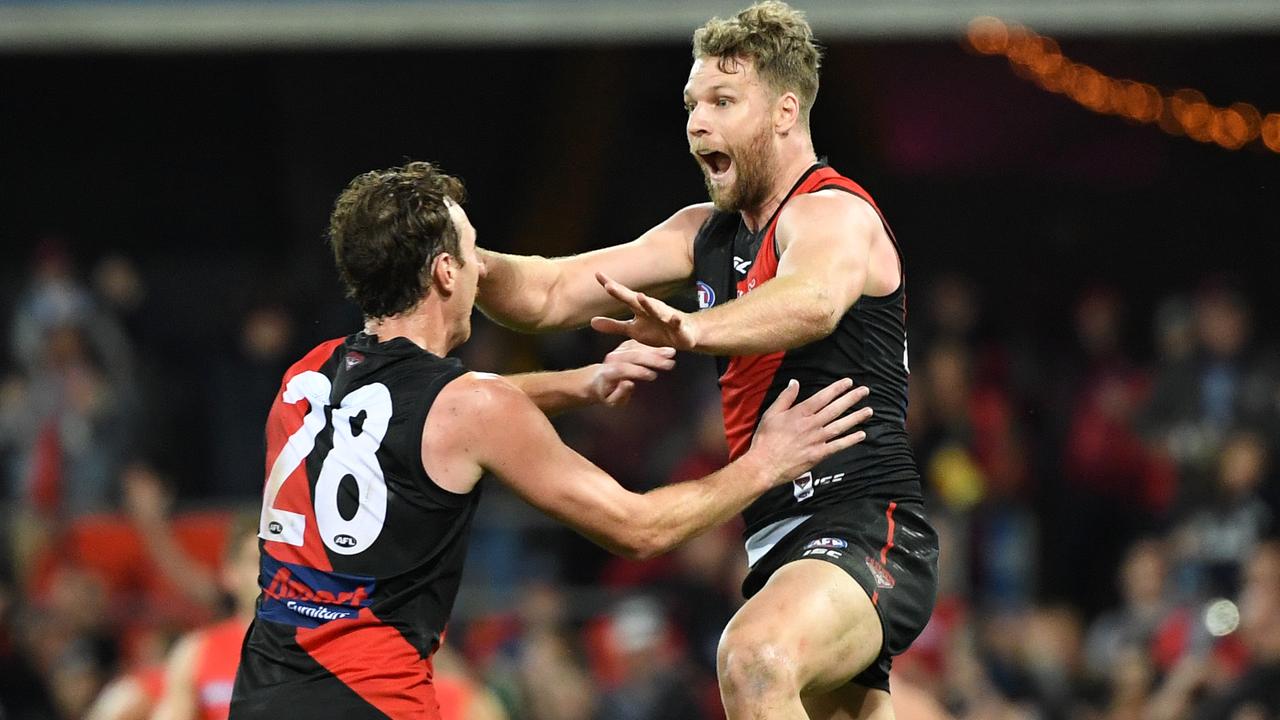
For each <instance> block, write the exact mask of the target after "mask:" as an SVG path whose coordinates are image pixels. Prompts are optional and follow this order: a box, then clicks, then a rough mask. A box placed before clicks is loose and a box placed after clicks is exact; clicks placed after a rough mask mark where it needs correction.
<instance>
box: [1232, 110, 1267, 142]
mask: <svg viewBox="0 0 1280 720" xmlns="http://www.w3.org/2000/svg"><path fill="white" fill-rule="evenodd" d="M1228 109H1229V110H1233V111H1235V112H1237V113H1239V114H1240V119H1241V120H1242V121H1243V122H1244V142H1246V143H1247V142H1253V141H1254V140H1257V139H1258V135H1259V133H1261V132H1262V115H1261V114H1259V113H1258V108H1256V107H1254V106H1252V105H1250V104H1249V103H1242V102H1238V103H1233V104H1232V105H1231V107H1230V108H1228Z"/></svg>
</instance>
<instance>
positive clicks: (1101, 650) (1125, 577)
mask: <svg viewBox="0 0 1280 720" xmlns="http://www.w3.org/2000/svg"><path fill="white" fill-rule="evenodd" d="M1119 575H1120V578H1119V580H1120V595H1121V597H1122V599H1123V603H1122V604H1121V605H1120V607H1117V608H1113V609H1110V610H1108V611H1106V612H1104V613H1103V614H1102V615H1100V616H1099V617H1098V619H1096V620H1094V622H1093V625H1092V626H1090V628H1089V633H1088V635H1087V637H1086V639H1085V663H1086V666H1087V668H1088V671H1089V673H1090V675H1092V676H1093V677H1094V678H1095V679H1098V680H1103V681H1105V680H1107V679H1109V678H1110V676H1111V674H1112V672H1113V670H1114V668H1115V667H1116V665H1117V662H1118V661H1122V662H1121V663H1120V664H1121V665H1122V667H1126V668H1128V669H1130V670H1132V667H1131V666H1132V665H1133V664H1134V663H1133V662H1131V660H1132V657H1131V656H1129V655H1127V654H1126V653H1134V654H1136V655H1137V656H1138V657H1140V658H1141V657H1146V656H1147V654H1148V653H1150V651H1151V646H1152V643H1153V642H1154V641H1155V635H1156V633H1157V631H1158V630H1159V629H1160V627H1161V625H1162V624H1163V623H1164V622H1165V621H1166V620H1167V619H1168V618H1169V615H1170V613H1171V612H1172V611H1173V609H1174V604H1173V602H1172V598H1171V597H1170V594H1169V582H1168V576H1169V559H1168V551H1167V549H1166V547H1165V543H1164V541H1162V540H1160V539H1157V538H1147V539H1142V540H1139V541H1137V542H1135V543H1134V544H1133V545H1131V546H1130V547H1129V549H1128V550H1127V551H1126V552H1125V557H1124V563H1123V564H1122V565H1121V566H1120V573H1119ZM1128 679H1129V680H1132V679H1133V678H1132V677H1129V678H1128Z"/></svg>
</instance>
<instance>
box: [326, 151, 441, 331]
mask: <svg viewBox="0 0 1280 720" xmlns="http://www.w3.org/2000/svg"><path fill="white" fill-rule="evenodd" d="M465 196H466V193H465V190H464V189H463V187H462V181H461V180H458V179H457V178H455V177H451V176H449V175H446V174H444V173H443V172H440V170H439V168H437V167H435V166H434V165H432V164H431V163H428V162H411V163H408V164H406V165H404V166H403V167H393V168H388V169H386V170H373V171H370V172H367V173H364V174H363V175H360V176H358V177H356V178H355V179H354V180H352V181H351V183H350V184H348V185H347V187H346V189H345V190H343V191H342V194H341V195H339V196H338V201H337V202H336V203H334V206H333V214H332V215H330V216H329V244H330V245H331V246H332V247H333V259H334V262H335V263H336V264H337V266H338V276H339V277H340V278H341V279H342V284H343V286H344V287H345V288H346V292H347V297H348V298H350V299H352V300H354V301H355V302H356V304H357V305H359V306H360V310H361V311H362V312H364V314H365V316H366V317H370V318H383V317H390V316H392V315H399V314H401V313H403V312H406V311H408V310H412V309H413V308H414V306H416V305H417V304H418V302H419V301H421V300H422V298H423V296H425V295H426V294H427V293H428V292H430V290H431V263H432V261H433V260H435V258H436V256H437V255H439V254H440V253H442V252H447V253H449V254H450V255H452V256H454V257H455V258H457V259H458V262H459V263H461V262H462V257H461V254H460V253H459V250H458V229H457V228H456V227H454V224H453V219H452V218H451V217H450V216H449V204H448V201H452V202H454V203H457V204H459V205H460V204H462V202H463V200H464V199H465Z"/></svg>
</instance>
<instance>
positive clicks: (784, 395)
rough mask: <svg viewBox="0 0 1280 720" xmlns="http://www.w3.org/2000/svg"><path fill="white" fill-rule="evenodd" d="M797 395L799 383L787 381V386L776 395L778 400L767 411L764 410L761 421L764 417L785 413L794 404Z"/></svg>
mask: <svg viewBox="0 0 1280 720" xmlns="http://www.w3.org/2000/svg"><path fill="white" fill-rule="evenodd" d="M799 394H800V383H798V382H796V381H795V380H794V379H792V380H788V381H787V386H786V387H785V388H783V389H782V392H780V393H778V398H777V399H776V400H774V401H773V404H772V405H770V406H769V409H768V410H765V412H764V415H763V416H762V417H761V419H762V420H763V419H764V418H765V417H770V416H772V415H776V414H777V413H780V412H786V411H787V410H788V409H790V408H791V406H792V405H794V404H795V402H796V396H798V395H799Z"/></svg>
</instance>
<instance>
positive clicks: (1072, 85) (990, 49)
mask: <svg viewBox="0 0 1280 720" xmlns="http://www.w3.org/2000/svg"><path fill="white" fill-rule="evenodd" d="M967 39H968V43H969V47H971V48H972V49H973V50H974V51H976V52H979V53H981V54H983V55H1003V56H1004V57H1006V58H1008V60H1009V64H1010V65H1011V66H1012V67H1013V69H1014V72H1016V73H1017V74H1018V75H1020V76H1022V77H1026V78H1028V79H1030V80H1031V81H1032V82H1034V83H1036V84H1037V85H1039V86H1040V87H1041V88H1043V89H1045V90H1047V91H1049V92H1053V93H1058V94H1060V95H1065V96H1066V97H1068V98H1070V99H1071V100H1073V101H1075V102H1076V103H1079V104H1080V105H1081V106H1083V107H1085V108H1088V109H1089V110H1092V111H1094V112H1096V113H1102V114H1109V115H1119V116H1121V117H1124V118H1128V119H1129V120H1132V121H1134V122H1138V123H1143V124H1154V125H1156V126H1157V127H1159V128H1160V129H1161V130H1163V131H1164V132H1166V133H1168V134H1170V135H1185V136H1186V137H1189V138H1191V139H1192V140H1196V141H1198V142H1202V143H1216V144H1217V145H1220V146H1221V147H1223V148H1226V149H1228V150H1239V149H1240V148H1243V147H1245V146H1246V145H1249V144H1251V143H1255V142H1256V141H1261V145H1262V146H1263V147H1266V148H1267V149H1268V150H1270V151H1271V152H1274V153H1280V113H1268V114H1267V115H1265V116H1264V115H1263V114H1262V113H1261V112H1259V111H1258V108H1256V107H1254V106H1253V105H1250V104H1249V103H1244V102H1238V103H1233V104H1232V105H1229V106H1227V107H1218V106H1216V105H1213V104H1212V103H1210V102H1209V101H1208V99H1207V98H1206V97H1205V95H1204V93H1202V92H1200V91H1199V90H1193V89H1191V88H1183V89H1181V90H1178V91H1176V92H1174V93H1173V94H1172V95H1165V94H1164V93H1162V92H1161V91H1160V90H1159V89H1158V88H1156V87H1155V86H1154V85H1151V84H1149V83H1144V82H1137V81H1134V80H1128V79H1124V78H1115V77H1111V76H1110V75H1107V74H1106V73H1103V72H1101V71H1099V70H1096V69H1094V68H1092V67H1090V66H1088V65H1085V64H1084V63H1078V62H1073V61H1072V60H1071V59H1070V58H1068V57H1066V56H1065V55H1063V54H1062V51H1061V49H1060V48H1059V47H1058V43H1057V41H1055V40H1054V39H1053V38H1050V37H1045V36H1043V35H1040V34H1038V33H1036V32H1034V31H1032V30H1030V29H1029V28H1026V27H1023V26H1022V25H1018V24H1016V23H1005V22H1004V21H1002V20H1000V19H998V18H993V17H981V18H977V19H975V20H973V21H972V22H971V23H969V31H968V33H967Z"/></svg>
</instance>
